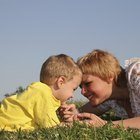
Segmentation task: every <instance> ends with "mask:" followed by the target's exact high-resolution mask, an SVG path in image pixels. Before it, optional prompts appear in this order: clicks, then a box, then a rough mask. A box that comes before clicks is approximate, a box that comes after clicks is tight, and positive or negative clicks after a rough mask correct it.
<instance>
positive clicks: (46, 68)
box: [40, 54, 82, 85]
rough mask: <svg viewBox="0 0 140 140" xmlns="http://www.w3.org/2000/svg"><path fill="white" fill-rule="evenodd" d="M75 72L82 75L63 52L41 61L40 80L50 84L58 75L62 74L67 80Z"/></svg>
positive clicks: (73, 62)
mask: <svg viewBox="0 0 140 140" xmlns="http://www.w3.org/2000/svg"><path fill="white" fill-rule="evenodd" d="M77 74H79V75H81V76H82V72H81V70H80V68H79V67H78V65H77V64H76V63H75V61H74V60H73V59H72V58H71V57H70V56H67V55H65V54H59V55H53V56H50V57H49V58H48V59H47V60H46V61H45V62H44V63H43V65H42V68H41V71H40V81H41V82H43V83H46V84H48V85H52V84H53V83H54V81H55V80H56V78H59V77H60V76H64V77H65V78H66V79H67V80H68V81H69V80H71V79H72V78H73V76H74V75H77Z"/></svg>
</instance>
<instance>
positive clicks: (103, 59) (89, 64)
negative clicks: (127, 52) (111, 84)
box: [77, 49, 122, 84]
mask: <svg viewBox="0 0 140 140" xmlns="http://www.w3.org/2000/svg"><path fill="white" fill-rule="evenodd" d="M77 63H78V65H79V67H80V69H81V70H82V73H83V74H91V75H95V76H98V77H100V78H101V79H103V80H105V81H106V80H107V79H108V78H110V77H112V76H113V77H114V81H115V83H116V84H117V80H118V77H119V75H120V74H121V72H122V68H121V66H120V64H119V61H118V60H117V58H116V57H115V56H113V55H112V54H111V53H109V52H106V51H103V50H99V49H96V50H93V51H92V52H90V53H88V54H87V55H85V56H83V57H81V58H79V59H78V61H77Z"/></svg>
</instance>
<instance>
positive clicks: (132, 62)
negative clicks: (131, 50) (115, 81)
mask: <svg viewBox="0 0 140 140" xmlns="http://www.w3.org/2000/svg"><path fill="white" fill-rule="evenodd" d="M125 71H126V74H127V79H128V81H130V80H131V78H132V77H133V76H137V75H140V58H130V59H128V60H126V61H125Z"/></svg>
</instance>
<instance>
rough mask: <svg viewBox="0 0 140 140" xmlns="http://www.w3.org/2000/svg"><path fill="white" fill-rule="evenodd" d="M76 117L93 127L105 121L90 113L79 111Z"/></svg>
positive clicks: (103, 123)
mask: <svg viewBox="0 0 140 140" xmlns="http://www.w3.org/2000/svg"><path fill="white" fill-rule="evenodd" d="M77 118H78V119H79V120H80V121H81V122H84V123H86V124H88V125H92V126H95V127H101V126H103V125H105V124H106V123H107V121H105V120H102V119H101V118H100V117H98V116H96V115H94V114H91V113H79V114H77ZM77 118H75V120H77Z"/></svg>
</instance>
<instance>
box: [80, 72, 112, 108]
mask: <svg viewBox="0 0 140 140" xmlns="http://www.w3.org/2000/svg"><path fill="white" fill-rule="evenodd" d="M81 93H82V94H83V95H84V96H85V97H86V98H88V99H89V101H90V102H91V104H92V105H93V106H96V105H98V104H100V103H102V102H103V101H105V100H107V99H108V98H109V97H110V96H111V93H112V82H111V81H110V82H107V81H104V80H102V79H101V78H99V77H97V76H94V75H88V74H84V75H83V78H82V82H81Z"/></svg>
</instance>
